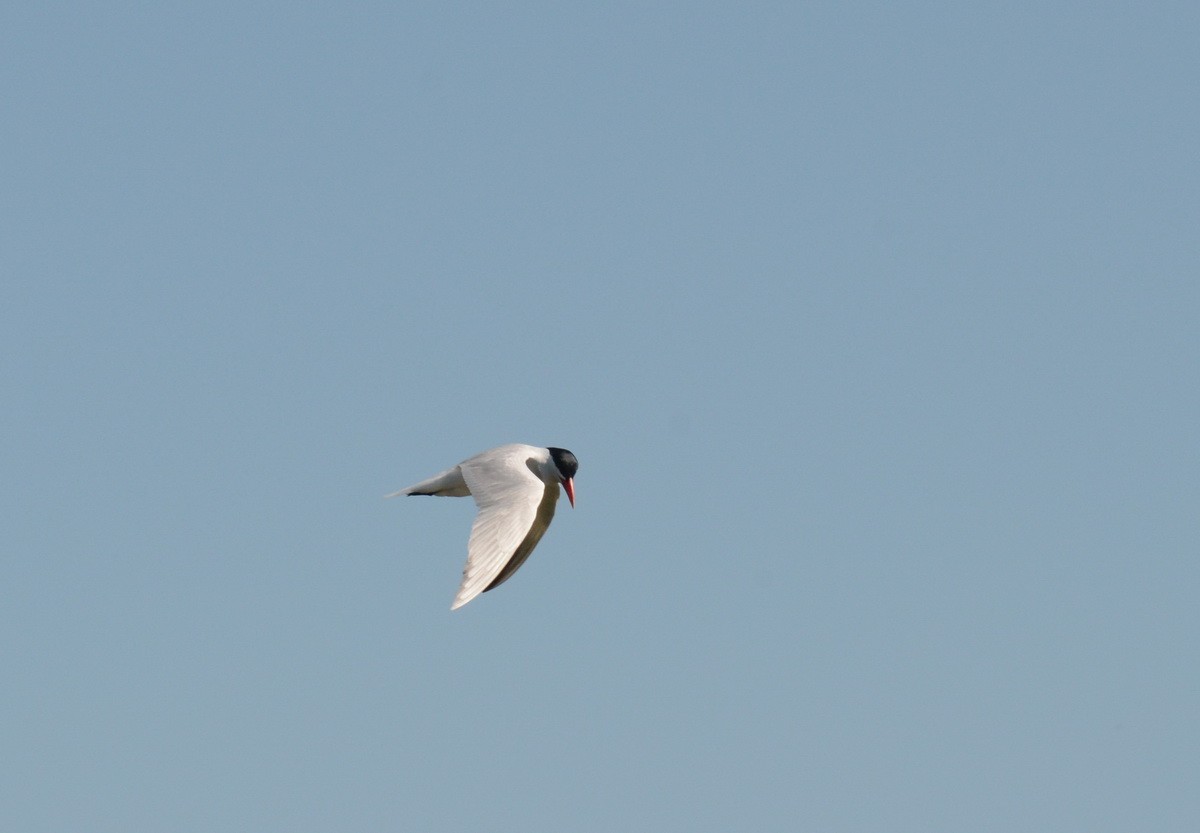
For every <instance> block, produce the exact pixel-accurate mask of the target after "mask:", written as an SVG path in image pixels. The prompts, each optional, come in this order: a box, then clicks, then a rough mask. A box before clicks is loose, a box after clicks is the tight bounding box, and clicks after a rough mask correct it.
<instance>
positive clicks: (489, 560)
mask: <svg viewBox="0 0 1200 833" xmlns="http://www.w3.org/2000/svg"><path fill="white" fill-rule="evenodd" d="M532 451H537V449H535V448H529V447H526V446H501V447H500V448H497V449H493V450H492V451H490V452H484V453H483V454H480V455H478V456H476V457H472V458H471V459H470V460H466V461H464V462H463V463H462V464H461V465H460V466H459V468H460V469H461V470H462V476H463V479H464V480H466V482H467V486H468V487H470V489H471V494H472V496H474V498H475V503H476V505H478V507H479V513H478V514H477V515H476V516H475V523H474V525H472V527H471V540H470V542H469V543H468V544H467V565H466V567H464V568H463V579H462V584H461V585H460V586H459V588H458V595H457V596H455V597H454V604H453V605H452V606H451V608H450V609H451V610H456V609H458V608H460V607H462V606H463V605H465V604H466V603H467V602H469V601H471V599H473V598H475V597H476V596H478V595H479V594H480V593H482V592H483V591H485V590H489V589H491V588H492V587H494V586H496V585H498V584H500V583H502V582H504V581H506V580H507V579H508V577H509V576H511V575H512V574H513V573H515V572H516V571H517V568H518V567H520V566H521V564H523V563H524V561H525V559H526V558H528V557H529V553H531V552H533V548H534V547H535V546H537V542H538V541H540V540H541V537H542V534H543V533H544V532H545V531H546V528H547V527H548V526H550V519H551V518H553V517H554V505H555V503H557V501H558V484H557V483H553V484H549V485H548V484H546V483H544V482H543V481H542V479H541V478H540V477H538V476H537V475H536V474H534V473H533V470H532V469H531V468H530V465H531V461H533V463H532V464H534V465H536V460H535V459H534V458H533V455H531V454H530V453H529V452H532Z"/></svg>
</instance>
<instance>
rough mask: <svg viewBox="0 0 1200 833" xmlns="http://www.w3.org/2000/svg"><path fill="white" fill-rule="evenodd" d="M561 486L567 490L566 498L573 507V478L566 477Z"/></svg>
mask: <svg viewBox="0 0 1200 833" xmlns="http://www.w3.org/2000/svg"><path fill="white" fill-rule="evenodd" d="M562 484H563V488H564V489H566V490H567V500H569V501H571V508H572V509H574V508H575V478H573V477H567V478H564V479H563V481H562Z"/></svg>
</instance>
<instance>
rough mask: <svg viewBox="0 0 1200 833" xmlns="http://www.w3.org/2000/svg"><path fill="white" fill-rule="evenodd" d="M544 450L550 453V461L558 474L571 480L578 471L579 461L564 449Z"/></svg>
mask: <svg viewBox="0 0 1200 833" xmlns="http://www.w3.org/2000/svg"><path fill="white" fill-rule="evenodd" d="M546 450H547V451H549V452H550V459H551V460H553V461H554V465H555V466H556V467H557V468H558V473H559V474H561V475H562V476H563V477H567V478H572V477H574V476H575V472H577V471H579V461H578V460H576V459H575V455H574V454H572V453H571V452H569V451H567V450H566V449H565V448H547V449H546Z"/></svg>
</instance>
